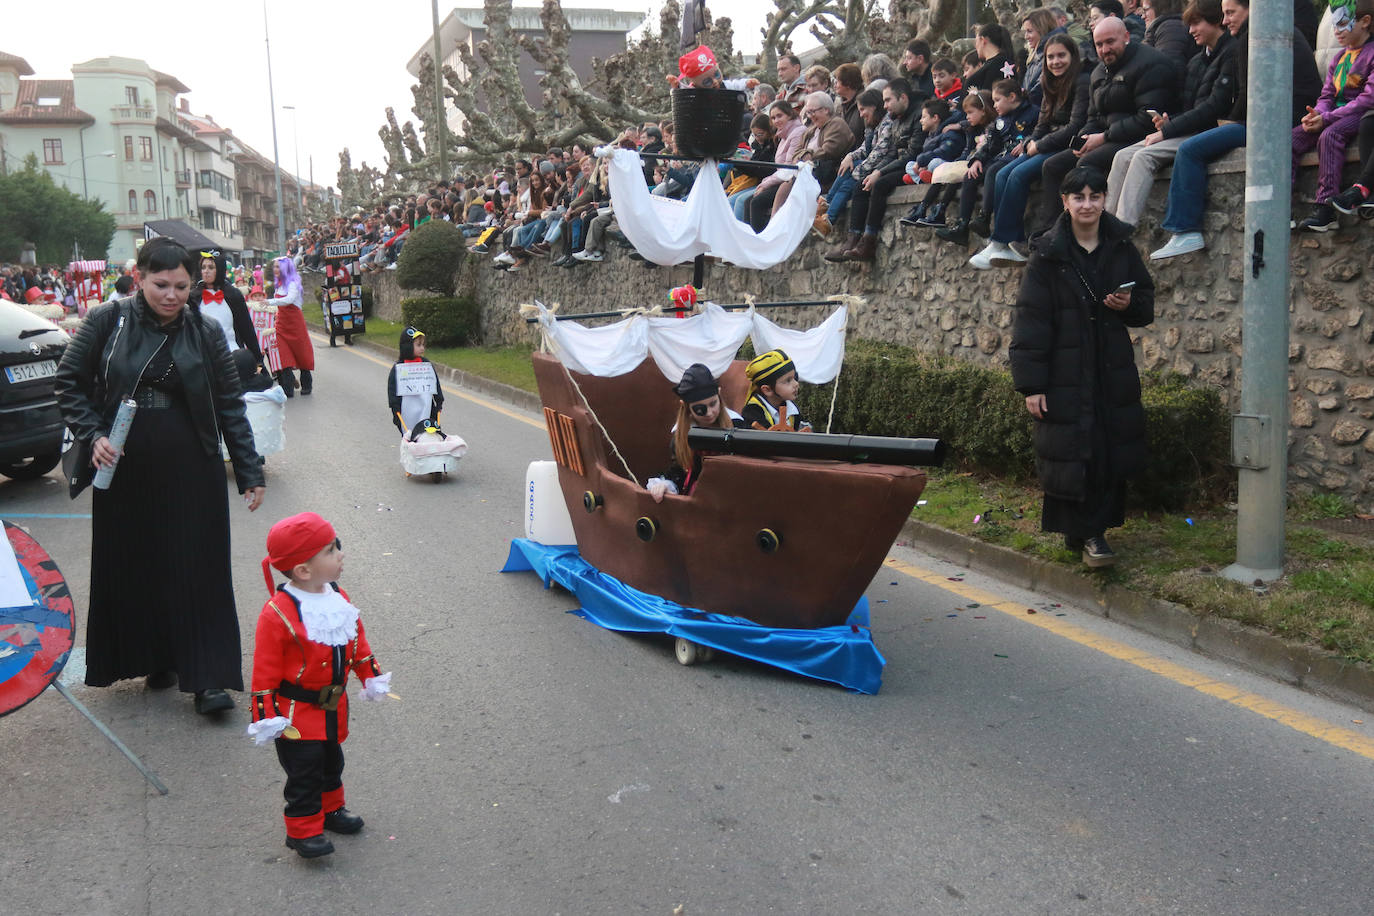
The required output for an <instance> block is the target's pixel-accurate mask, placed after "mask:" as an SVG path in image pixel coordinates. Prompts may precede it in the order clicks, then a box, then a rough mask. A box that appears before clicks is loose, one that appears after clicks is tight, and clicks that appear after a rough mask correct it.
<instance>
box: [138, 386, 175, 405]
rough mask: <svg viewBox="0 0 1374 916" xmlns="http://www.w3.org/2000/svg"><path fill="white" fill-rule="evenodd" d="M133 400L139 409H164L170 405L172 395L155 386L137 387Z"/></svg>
mask: <svg viewBox="0 0 1374 916" xmlns="http://www.w3.org/2000/svg"><path fill="white" fill-rule="evenodd" d="M133 400H134V403H135V404H137V405H138V408H139V410H166V409H167V408H168V407H171V406H172V396H171V395H169V394H168V393H167V392H165V391H159V390H157V389H156V388H139V389H138V390H136V391H135V392H134V397H133Z"/></svg>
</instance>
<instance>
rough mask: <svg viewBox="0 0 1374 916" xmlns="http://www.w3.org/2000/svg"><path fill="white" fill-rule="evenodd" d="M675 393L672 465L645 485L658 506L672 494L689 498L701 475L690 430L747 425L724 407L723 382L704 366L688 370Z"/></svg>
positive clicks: (693, 366)
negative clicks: (721, 390) (690, 438)
mask: <svg viewBox="0 0 1374 916" xmlns="http://www.w3.org/2000/svg"><path fill="white" fill-rule="evenodd" d="M673 393H674V394H676V395H677V396H678V398H679V399H680V400H681V401H682V403H681V404H680V405H678V409H677V422H676V423H674V424H673V432H672V444H671V446H670V450H671V453H672V464H671V465H670V466H669V467H668V470H666V471H664V472H663V474H662V475H661V476H659V477H654V478H652V479H650V480H649V482H648V483H646V484H645V485H644V486H645V489H647V490H648V491H649V495H650V496H652V497H653V498H654V502H656V503H660V502H663V497H664V496H665V495H667V494H669V493H671V494H673V495H675V496H676V495H682V496H686V495H687V494H689V493H691V492H692V487H694V486H696V482H697V478H698V477H700V476H701V453H700V452H696V451H693V450H692V447H691V446H690V445H688V443H687V431H688V430H689V429H691V427H693V426H701V427H705V428H707V429H713V428H720V429H733V428H734V427H736V426H738V425H740V424H741V423H743V422H744V420H743V418H742V417H740V415H739V414H737V413H735V412H734V411H733V410H731V409H730V408H728V407H726V406H725V403H724V402H723V401H722V400H721V399H720V383H718V382H717V381H716V379H715V377H714V376H713V375H711V370H710V369H708V368H706V367H705V366H703V365H702V364H701V363H693V364H692V365H690V366H688V367H687V371H686V372H685V373H683V375H682V381H680V382H678V383H677V384H676V385H674V386H673Z"/></svg>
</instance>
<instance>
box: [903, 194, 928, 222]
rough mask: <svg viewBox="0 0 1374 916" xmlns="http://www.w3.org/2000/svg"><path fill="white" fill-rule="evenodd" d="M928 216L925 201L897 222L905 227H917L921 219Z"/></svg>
mask: <svg viewBox="0 0 1374 916" xmlns="http://www.w3.org/2000/svg"><path fill="white" fill-rule="evenodd" d="M925 215H926V202H925V201H924V200H923V201H921V202H920V203H918V204H917V205H916V206H914V207H912V208H911V209H910V210H908V211H907V212H906V216H903V217H902V218H901V219H899V220H897V222H899V223H901V224H902V225H903V226H915V225H917V224H918V223H920V221H921V217H923V216H925Z"/></svg>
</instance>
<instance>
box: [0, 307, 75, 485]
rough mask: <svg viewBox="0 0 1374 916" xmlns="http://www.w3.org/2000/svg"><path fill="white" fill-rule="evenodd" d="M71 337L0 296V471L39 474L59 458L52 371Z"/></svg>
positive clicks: (27, 476)
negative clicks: (0, 298) (1, 298)
mask: <svg viewBox="0 0 1374 916" xmlns="http://www.w3.org/2000/svg"><path fill="white" fill-rule="evenodd" d="M70 341H71V338H70V337H69V336H67V332H66V331H63V330H62V329H61V328H59V327H58V326H57V325H55V324H53V323H52V322H51V321H48V320H46V319H44V318H39V317H38V316H37V315H35V314H33V313H32V312H30V311H28V310H27V309H25V308H23V307H22V306H19V305H16V304H14V303H13V302H8V301H4V300H0V474H3V475H5V476H6V477H11V478H13V479H15V480H32V479H34V478H37V477H42V476H43V475H44V474H46V473H48V472H49V471H51V470H52V469H53V468H55V467H56V466H57V463H58V462H59V461H61V460H62V450H63V439H64V434H65V433H66V425H65V424H64V423H63V422H62V414H61V412H60V411H59V410H58V409H57V398H56V396H55V395H54V394H53V376H54V375H56V374H57V364H58V363H59V362H60V361H61V360H62V354H63V353H64V352H66V349H67V344H68V343H69V342H70Z"/></svg>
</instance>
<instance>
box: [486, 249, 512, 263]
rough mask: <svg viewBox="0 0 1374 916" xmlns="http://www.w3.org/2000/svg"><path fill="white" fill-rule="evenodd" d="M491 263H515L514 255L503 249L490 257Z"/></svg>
mask: <svg viewBox="0 0 1374 916" xmlns="http://www.w3.org/2000/svg"><path fill="white" fill-rule="evenodd" d="M491 263H493V264H514V263H515V255H513V254H511V253H510V252H509V251H503V252H501V253H500V254H498V255H497V256H496V257H494V258H492V259H491Z"/></svg>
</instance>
